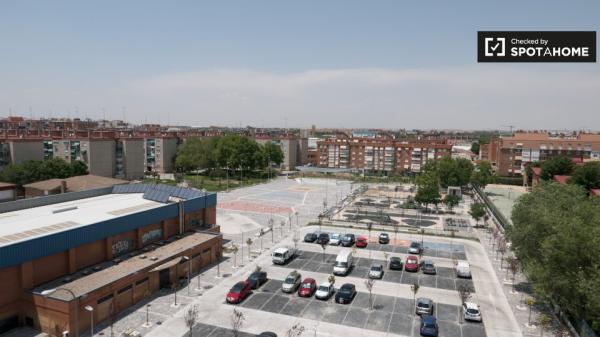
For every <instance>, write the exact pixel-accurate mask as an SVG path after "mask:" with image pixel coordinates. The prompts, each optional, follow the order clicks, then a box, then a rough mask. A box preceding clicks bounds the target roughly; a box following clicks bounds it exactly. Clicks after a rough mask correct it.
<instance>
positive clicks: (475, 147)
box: [471, 142, 480, 156]
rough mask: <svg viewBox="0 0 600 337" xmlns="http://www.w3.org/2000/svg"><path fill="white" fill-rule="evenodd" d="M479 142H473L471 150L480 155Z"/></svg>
mask: <svg viewBox="0 0 600 337" xmlns="http://www.w3.org/2000/svg"><path fill="white" fill-rule="evenodd" d="M479 147H480V146H479V142H474V143H473V144H471V152H472V153H473V154H474V155H476V156H478V155H479Z"/></svg>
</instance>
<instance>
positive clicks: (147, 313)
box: [144, 303, 152, 327]
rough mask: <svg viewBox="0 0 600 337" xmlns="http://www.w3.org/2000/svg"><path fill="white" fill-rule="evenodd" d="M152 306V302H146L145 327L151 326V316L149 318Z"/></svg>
mask: <svg viewBox="0 0 600 337" xmlns="http://www.w3.org/2000/svg"><path fill="white" fill-rule="evenodd" d="M150 306H152V304H150V303H148V304H146V325H144V326H145V327H149V326H150V318H149V316H150V315H149V310H150Z"/></svg>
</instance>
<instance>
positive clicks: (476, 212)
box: [469, 202, 485, 225]
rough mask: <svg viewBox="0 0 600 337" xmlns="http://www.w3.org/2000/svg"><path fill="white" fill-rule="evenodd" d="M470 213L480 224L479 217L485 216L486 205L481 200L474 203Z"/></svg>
mask: <svg viewBox="0 0 600 337" xmlns="http://www.w3.org/2000/svg"><path fill="white" fill-rule="evenodd" d="M469 215H471V216H472V217H473V219H475V221H476V224H477V225H479V219H481V218H483V216H484V215H485V206H484V205H483V204H482V203H480V202H474V203H472V204H471V210H470V211H469Z"/></svg>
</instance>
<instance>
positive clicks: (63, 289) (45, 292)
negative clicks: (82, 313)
mask: <svg viewBox="0 0 600 337" xmlns="http://www.w3.org/2000/svg"><path fill="white" fill-rule="evenodd" d="M59 290H62V291H66V292H68V293H69V294H71V296H73V299H74V300H77V310H75V337H78V336H79V297H77V296H75V293H73V291H72V290H70V289H67V288H54V289H48V290H44V291H42V292H41V293H40V294H41V295H42V296H44V297H48V296H50V295H51V294H53V293H55V292H57V291H59ZM69 316H70V315H69ZM69 328H70V324H69Z"/></svg>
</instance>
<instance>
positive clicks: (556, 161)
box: [540, 156, 575, 180]
mask: <svg viewBox="0 0 600 337" xmlns="http://www.w3.org/2000/svg"><path fill="white" fill-rule="evenodd" d="M541 168H542V172H541V173H540V178H542V179H543V180H551V179H552V177H554V176H555V175H568V174H571V172H572V171H573V168H575V164H573V162H572V161H571V159H569V158H568V157H565V156H556V157H552V158H550V159H548V160H546V161H544V162H543V163H542V165H541Z"/></svg>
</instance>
